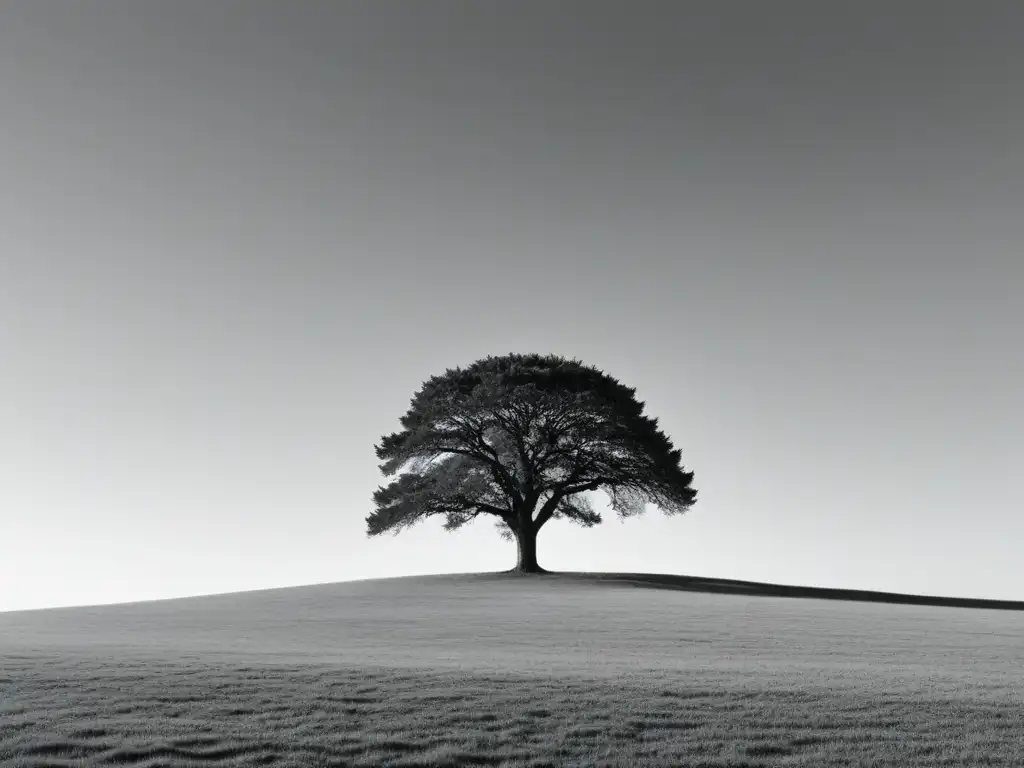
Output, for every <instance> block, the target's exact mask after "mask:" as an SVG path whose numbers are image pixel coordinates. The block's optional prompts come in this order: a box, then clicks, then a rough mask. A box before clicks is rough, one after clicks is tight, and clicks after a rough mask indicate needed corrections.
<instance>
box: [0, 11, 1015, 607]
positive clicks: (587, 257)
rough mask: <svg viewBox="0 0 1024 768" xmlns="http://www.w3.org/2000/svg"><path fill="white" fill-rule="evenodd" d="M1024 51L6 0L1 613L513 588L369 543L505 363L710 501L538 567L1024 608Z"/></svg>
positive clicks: (677, 17)
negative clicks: (612, 394) (437, 427)
mask: <svg viewBox="0 0 1024 768" xmlns="http://www.w3.org/2000/svg"><path fill="white" fill-rule="evenodd" d="M911 8H914V9H915V10H910V9H911ZM1022 39H1024V7H1022V6H1021V5H1020V3H1019V2H1005V3H991V2H990V3H986V2H970V3H968V2H957V3H947V2H938V1H934V0H933V1H931V2H927V3H916V4H913V3H910V2H906V3H890V2H879V3H868V2H857V3H852V2H848V3H820V2H803V3H794V2H773V3H752V2H721V1H718V0H716V1H715V2H707V3H702V4H697V3H683V2H675V3H643V2H628V3H627V2H620V3H616V4H612V3H603V2H580V3H571V2H558V3H552V2H550V1H549V0H542V1H539V2H521V1H517V2H505V3H498V2H490V1H488V0H474V1H473V2H469V1H467V2H460V3H454V2H431V3H420V2H404V3H393V2H387V1H386V0H372V2H370V1H369V0H367V1H366V2H322V3H312V2H301V1H295V0H291V1H290V2H287V3H283V2H270V1H269V0H267V1H265V2H264V1H261V0H245V2H241V1H239V2H234V1H231V0H215V1H214V2H211V1H210V0H178V1H177V2H169V1H168V2H163V3H157V2H147V3H140V2H136V1H135V0H123V1H120V2H113V1H106V0H104V1H100V0H91V1H90V2H79V3H68V2H61V1H59V0H31V1H30V0H21V2H13V1H6V0H4V1H0V366H2V367H0V610H3V609H16V608H28V607H43V606H56V605H71V604H88V603H108V602H118V601H126V600H137V599H147V598H158V597H169V596H178V595H191V594H201V593H211V592H226V591H234V590H243V589H257V588H263V587H272V586H283V585H292V584H306V583H313V582H330V581H341V580H348V579H356V578H367V577H376V576H393V575H405V574H416V573H432V572H460V571H482V570H501V569H506V568H510V567H511V566H512V565H514V563H515V547H514V545H513V544H510V543H507V542H504V541H502V540H501V539H500V538H499V537H498V535H497V534H496V533H495V531H494V528H493V526H492V525H491V524H490V523H489V522H480V523H475V524H474V525H473V526H470V527H468V528H466V529H463V530H462V531H460V532H458V533H456V534H447V533H445V532H444V531H443V530H442V529H441V523H440V522H439V521H435V522H430V523H427V524H424V525H421V526H418V527H415V528H413V529H411V530H409V531H406V532H404V533H402V534H401V535H400V536H398V537H391V536H388V535H385V536H383V537H379V538H375V539H372V540H369V539H367V538H366V536H365V517H366V515H367V514H368V513H369V512H370V511H371V508H372V505H371V494H372V492H373V491H374V489H375V488H376V487H377V486H378V485H379V484H381V483H382V482H385V480H384V478H382V477H381V475H380V474H379V472H378V470H377V459H376V456H375V455H374V451H373V445H374V444H375V443H376V442H377V441H378V439H379V438H380V437H381V435H383V434H385V433H388V432H392V431H394V430H395V429H397V428H398V418H399V417H400V416H401V415H402V413H404V411H405V410H406V408H407V407H408V404H409V399H410V397H411V396H412V394H413V392H414V391H415V390H416V389H417V388H418V387H419V386H420V384H421V383H422V382H423V380H424V379H426V378H428V377H429V376H431V375H433V374H436V373H440V372H443V371H444V370H445V369H446V368H448V367H452V366H456V365H467V364H469V363H471V362H473V361H474V360H476V359H477V358H479V357H483V356H485V355H488V354H504V353H508V352H513V351H515V352H540V353H549V352H551V353H558V354H562V355H565V356H568V357H578V358H580V359H581V360H583V361H584V362H586V363H591V364H594V365H597V366H599V367H601V368H602V369H603V370H605V371H607V372H608V373H610V374H612V375H613V376H616V377H617V378H619V379H620V380H621V381H623V383H625V384H627V385H629V386H635V387H636V388H637V390H638V392H637V395H638V397H639V398H640V399H642V400H644V401H646V403H647V408H648V413H650V414H651V415H654V416H657V417H658V418H659V420H660V423H661V425H662V426H663V428H664V429H665V430H666V431H667V432H668V434H669V435H670V436H671V438H672V439H673V440H674V441H675V443H676V445H677V446H678V447H680V448H681V449H682V450H683V458H684V463H685V465H686V466H687V468H689V469H692V470H693V471H694V472H695V473H696V478H695V485H696V486H697V488H698V489H699V491H700V499H699V502H698V504H697V505H696V506H695V507H694V508H693V510H692V511H691V512H690V513H689V514H687V515H686V516H683V517H675V518H666V517H664V516H663V515H661V513H660V512H658V511H657V510H653V509H652V510H651V511H649V512H648V514H647V515H646V516H645V517H643V518H639V519H632V520H629V521H627V522H625V523H620V522H619V521H618V520H617V519H616V518H615V516H614V514H611V515H610V516H609V517H610V519H609V520H607V521H606V522H605V523H604V524H603V525H602V526H599V527H597V528H595V529H592V530H589V531H588V530H584V529H580V528H577V527H573V526H572V525H570V524H568V523H560V522H557V521H556V522H553V523H551V524H549V525H548V526H547V527H546V528H545V529H544V530H543V531H542V533H541V536H540V539H539V558H540V561H541V564H542V565H543V566H545V567H547V568H549V569H556V570H599V571H644V572H664V573H682V574H692V575H705V576H715V577H723V578H738V579H750V580H758V581H772V582H781V583H791V584H806V585H820V586H829V587H848V588H860V589H880V590H889V591H901V592H912V593H928V594H941V595H951V596H973V597H989V598H1005V599H1024V560H1022V558H1021V555H1020V553H1021V550H1022V547H1024V505H1022V503H1021V480H1020V478H1021V477H1022V476H1024V472H1022V464H1024V352H1022V349H1024V345H1022V342H1021V334H1022V331H1021V329H1022V328H1024V297H1022V292H1024V255H1022V254H1024V86H1022V83H1024V46H1021V40H1022ZM597 498H598V499H600V502H601V503H600V504H599V508H604V498H603V497H601V496H598V497H597Z"/></svg>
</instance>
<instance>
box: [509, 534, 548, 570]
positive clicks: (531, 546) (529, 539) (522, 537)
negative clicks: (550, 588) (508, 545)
mask: <svg viewBox="0 0 1024 768" xmlns="http://www.w3.org/2000/svg"><path fill="white" fill-rule="evenodd" d="M524 528H525V530H520V531H516V543H517V544H518V545H519V562H518V563H516V567H515V569H514V570H515V572H516V573H544V572H545V571H544V569H543V568H541V567H540V566H539V565H538V564H537V532H536V531H532V530H530V528H529V526H524Z"/></svg>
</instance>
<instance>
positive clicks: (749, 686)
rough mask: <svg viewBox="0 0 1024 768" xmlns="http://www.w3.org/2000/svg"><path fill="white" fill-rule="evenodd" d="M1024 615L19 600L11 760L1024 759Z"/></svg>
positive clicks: (901, 762) (513, 596)
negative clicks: (39, 605) (29, 608)
mask: <svg viewBox="0 0 1024 768" xmlns="http://www.w3.org/2000/svg"><path fill="white" fill-rule="evenodd" d="M1022 663H1024V615H1022V614H1020V613H1013V612H999V611H981V610H965V609H955V608H936V607H921V606H894V605H870V604H863V603H843V602H829V601H819V600H792V599H788V600H787V599H783V598H766V597H751V596H735V595H708V594H700V593H690V592H672V591H666V590H651V589H638V588H634V587H629V586H621V585H619V586H615V585H609V584H604V583H601V584H599V583H597V582H595V581H586V580H581V579H579V578H576V579H571V578H558V577H542V578H539V579H510V578H504V577H499V576H480V577H466V576H463V577H435V578H421V579H395V580H387V581H375V582H356V583H351V584H339V585H329V586H322V587H309V588H301V589H295V590H275V591H273V592H262V593H256V592H254V593H246V594H242V595H232V596H217V597H211V598H195V599H189V600H180V601H163V602H159V603H140V604H136V605H132V606H117V607H108V608H97V609H68V610H61V611H41V612H24V613H16V614H0V696H2V700H0V764H2V765H3V766H12V768H13V767H14V766H18V767H24V768H27V767H28V766H78V765H98V766H99V765H139V766H150V767H155V766H213V765H223V766H248V765H271V764H273V765H295V766H328V765H330V766H383V765H391V766H395V767H397V766H407V767H411V766H461V765H467V766H469V765H487V766H508V767H509V768H511V767H513V766H652V767H654V766H734V767H735V768H739V766H747V767H748V768H749V767H752V766H783V765H785V766H912V765H921V766H941V765H948V766H977V765H1006V766H1011V765H1020V764H1022V763H1024V707H1022V706H1021V705H1022V701H1021V693H1022V688H1024V685H1022V683H1024V668H1022Z"/></svg>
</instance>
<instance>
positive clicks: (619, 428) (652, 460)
mask: <svg viewBox="0 0 1024 768" xmlns="http://www.w3.org/2000/svg"><path fill="white" fill-rule="evenodd" d="M635 394H636V390H635V389H632V388H629V387H626V386H623V385H622V384H620V383H619V382H618V381H617V380H616V379H614V378H612V377H611V376H609V375H607V374H605V373H603V372H602V371H600V370H598V369H597V368H595V367H592V366H586V365H583V364H582V363H580V362H578V361H576V360H566V359H565V358H562V357H558V356H556V355H519V354H512V355H505V356H502V357H487V358H484V359H482V360H478V361H477V362H475V363H473V364H472V365H470V366H469V367H468V368H465V369H463V368H455V369H449V370H448V371H446V372H445V373H444V375H442V376H434V377H432V378H430V379H428V380H427V381H426V382H425V383H424V384H423V386H422V388H421V389H420V390H419V392H417V393H416V394H415V396H414V397H413V399H412V403H411V406H410V408H409V411H408V412H407V413H406V414H405V416H403V417H402V419H401V424H402V427H403V429H402V431H401V432H395V433H393V434H390V435H386V436H385V437H383V438H382V439H381V442H380V444H379V445H377V446H376V451H377V457H378V458H379V459H380V460H381V461H382V462H383V463H382V464H381V465H380V469H381V471H382V472H383V473H384V475H385V476H387V477H393V476H397V477H396V479H394V480H393V481H392V482H391V483H390V485H388V486H386V487H384V486H382V487H379V488H378V489H377V491H376V492H375V493H374V494H373V500H374V502H375V505H376V509H375V510H374V511H373V513H371V514H370V515H369V516H368V517H367V518H366V523H367V533H368V535H369V536H376V535H378V534H381V533H384V532H385V531H392V532H394V533H398V532H399V531H401V530H402V529H404V528H407V527H409V526H411V525H413V524H414V523H416V522H418V521H420V520H423V519H425V518H427V517H430V516H432V515H444V516H445V517H446V522H445V529H446V530H449V531H453V530H455V529H457V528H460V527H461V526H463V525H465V524H466V523H468V522H469V521H470V520H473V519H474V518H476V517H477V516H479V515H482V514H483V515H492V516H493V517H495V518H497V520H496V523H497V525H498V528H499V531H500V532H501V534H502V536H503V537H504V538H506V539H509V540H511V539H512V538H515V540H516V541H517V543H518V545H519V562H518V564H517V566H516V568H515V570H516V571H520V572H524V573H538V572H543V570H544V569H542V568H541V567H540V566H539V565H538V564H537V532H538V531H540V529H541V528H542V527H543V526H544V524H545V523H547V522H548V520H550V519H552V518H563V519H567V520H572V521H573V522H575V523H578V524H579V525H582V526H584V527H586V528H589V527H591V526H593V525H596V524H597V523H599V522H601V516H600V514H598V513H597V512H595V511H594V509H593V508H592V507H591V505H590V503H589V500H588V499H587V497H586V496H585V495H584V494H585V493H586V492H587V491H596V490H598V489H601V490H604V491H605V492H606V493H607V494H608V496H609V497H610V499H611V507H612V509H614V510H615V511H616V512H617V513H618V515H619V517H620V518H622V519H625V518H626V517H629V516H633V515H638V514H641V513H642V512H643V511H644V509H645V506H646V504H648V503H650V504H653V505H655V506H658V507H660V508H661V509H662V510H663V511H664V512H665V513H666V514H678V513H683V512H685V511H686V510H688V509H689V508H690V507H691V506H692V505H693V503H694V502H695V501H696V498H697V492H696V491H695V490H694V489H693V488H692V487H691V485H690V483H691V482H692V480H693V473H692V472H687V471H685V470H684V469H683V467H682V466H681V464H680V456H681V453H680V451H678V450H676V449H675V448H674V447H673V446H672V442H671V441H670V440H669V439H668V437H667V436H666V435H665V433H664V432H662V431H661V430H660V429H658V422H657V419H654V418H650V417H648V416H645V415H644V414H643V408H644V404H643V403H642V402H639V401H637V399H636V398H635Z"/></svg>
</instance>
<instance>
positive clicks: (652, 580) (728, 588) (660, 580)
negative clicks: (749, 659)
mask: <svg viewBox="0 0 1024 768" xmlns="http://www.w3.org/2000/svg"><path fill="white" fill-rule="evenodd" d="M480 575H482V576H483V575H493V576H496V577H507V578H534V579H557V580H559V581H575V582H593V583H597V584H608V585H628V586H634V587H648V588H654V589H674V590H680V591H684V592H707V593H714V594H733V595H756V596H761V597H804V598H813V599H817V600H852V601H856V602H865V603H894V604H900V605H936V606H942V607H947V608H987V609H992V610H1002V611H1024V601H1020V600H986V599H982V598H971V597H937V596H933V595H904V594H899V593H896V592H873V591H870V590H860V589H830V588H827V587H796V586H788V585H785V584H765V583H762V582H757V581H736V580H733V579H713V578H707V577H701V576H675V575H672V574H663V573H587V572H580V571H545V572H543V573H537V574H519V573H515V572H512V571H507V572H501V573H495V574H480Z"/></svg>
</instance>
